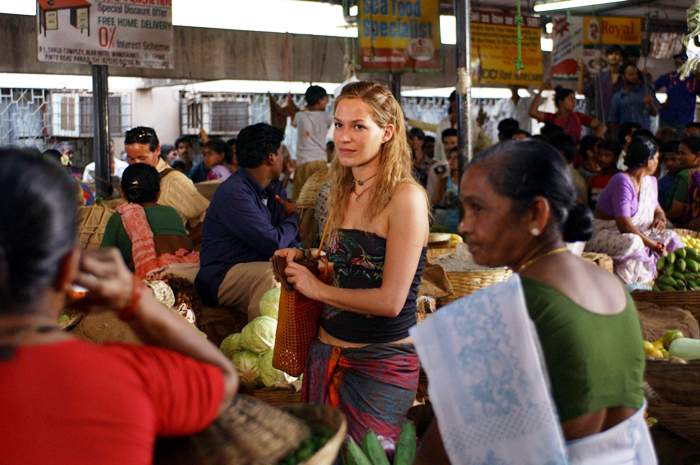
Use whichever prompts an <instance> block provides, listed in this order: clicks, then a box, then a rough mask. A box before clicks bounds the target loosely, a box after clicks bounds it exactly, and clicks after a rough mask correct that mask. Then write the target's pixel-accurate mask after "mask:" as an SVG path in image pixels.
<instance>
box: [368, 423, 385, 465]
mask: <svg viewBox="0 0 700 465" xmlns="http://www.w3.org/2000/svg"><path fill="white" fill-rule="evenodd" d="M362 451H363V452H364V453H365V455H366V456H367V458H369V460H370V462H372V465H389V459H387V458H386V452H384V448H383V447H382V445H381V443H380V442H379V438H378V437H377V433H375V432H374V431H372V430H369V431H367V433H365V437H364V439H363V440H362Z"/></svg>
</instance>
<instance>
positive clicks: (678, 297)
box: [632, 291, 700, 322]
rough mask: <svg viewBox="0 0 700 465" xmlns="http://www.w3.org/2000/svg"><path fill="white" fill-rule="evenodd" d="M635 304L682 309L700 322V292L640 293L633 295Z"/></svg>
mask: <svg viewBox="0 0 700 465" xmlns="http://www.w3.org/2000/svg"><path fill="white" fill-rule="evenodd" d="M632 298H633V299H634V301H635V302H651V303H653V304H656V305H658V306H659V307H680V308H684V309H686V310H688V311H689V312H690V313H692V314H693V316H694V317H695V319H696V320H698V321H699V322H700V291H661V292H654V291H638V292H633V293H632Z"/></svg>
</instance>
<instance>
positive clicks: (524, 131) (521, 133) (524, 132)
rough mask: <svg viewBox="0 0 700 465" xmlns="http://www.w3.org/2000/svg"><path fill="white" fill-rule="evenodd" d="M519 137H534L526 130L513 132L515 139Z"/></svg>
mask: <svg viewBox="0 0 700 465" xmlns="http://www.w3.org/2000/svg"><path fill="white" fill-rule="evenodd" d="M517 135H523V136H525V137H532V134H530V133H529V132H527V131H526V130H524V129H518V130H517V131H513V137H515V136H517Z"/></svg>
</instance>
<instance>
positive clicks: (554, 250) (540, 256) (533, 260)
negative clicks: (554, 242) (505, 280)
mask: <svg viewBox="0 0 700 465" xmlns="http://www.w3.org/2000/svg"><path fill="white" fill-rule="evenodd" d="M568 251H569V249H568V248H566V247H559V248H557V249H553V250H550V251H549V252H547V253H543V254H542V255H539V256H537V257H535V258H533V259H531V260H528V261H526V262H525V264H524V265H523V266H521V267H520V268H518V271H517V272H518V273H520V272H521V271H523V270H524V269H525V268H527V267H528V266H531V265H532V264H533V263H536V262H538V261H539V260H541V259H543V258H544V257H548V256H550V255H556V254H559V253H564V252H568Z"/></svg>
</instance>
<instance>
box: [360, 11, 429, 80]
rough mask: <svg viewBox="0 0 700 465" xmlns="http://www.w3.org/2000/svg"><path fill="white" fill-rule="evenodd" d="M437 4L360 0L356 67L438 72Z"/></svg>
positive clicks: (369, 69) (370, 69) (377, 69)
mask: <svg viewBox="0 0 700 465" xmlns="http://www.w3.org/2000/svg"><path fill="white" fill-rule="evenodd" d="M439 3H440V2H439V0H360V2H359V21H358V35H359V39H358V40H359V52H358V53H359V60H358V63H359V64H360V68H361V69H363V70H368V71H433V70H442V60H441V55H440V53H441V52H440V8H439V7H440V5H439Z"/></svg>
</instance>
